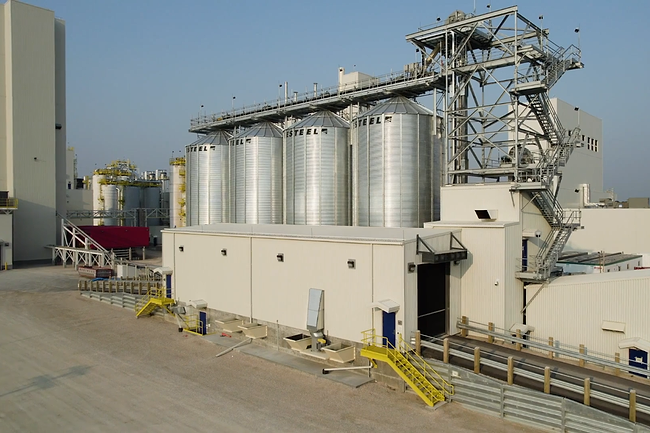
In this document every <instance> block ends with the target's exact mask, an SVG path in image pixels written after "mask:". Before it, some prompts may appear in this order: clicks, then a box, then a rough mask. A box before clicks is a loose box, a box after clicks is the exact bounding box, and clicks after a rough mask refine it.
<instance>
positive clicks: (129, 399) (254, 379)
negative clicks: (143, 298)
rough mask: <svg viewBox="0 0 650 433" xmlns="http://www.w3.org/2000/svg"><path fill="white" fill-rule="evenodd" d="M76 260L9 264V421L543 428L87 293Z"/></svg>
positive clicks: (261, 428)
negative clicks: (360, 378) (324, 370)
mask: <svg viewBox="0 0 650 433" xmlns="http://www.w3.org/2000/svg"><path fill="white" fill-rule="evenodd" d="M76 281H77V276H76V273H75V272H74V271H73V270H70V269H67V270H64V269H62V268H59V267H56V268H55V267H34V268H27V269H17V270H13V271H6V272H0V330H1V332H0V432H10V431H17V432H18V431H19V432H64V431H66V432H68V431H75V432H76V431H84V432H93V431H98V432H111V431H119V432H124V431H149V430H155V431H160V432H167V431H169V432H178V431H201V432H204V431H205V432H242V431H256V432H266V431H269V432H280V431H282V432H292V431H310V432H320V431H323V432H325V431H359V430H360V429H365V430H366V431H369V432H396V431H443V430H444V431H453V432H522V431H523V432H534V431H538V430H535V429H531V428H526V427H523V426H520V425H518V424H513V423H510V422H506V421H504V420H502V419H499V418H495V417H491V416H487V415H482V414H477V413H476V412H473V411H470V410H468V409H465V408H463V407H462V406H460V405H458V404H456V403H450V404H446V405H444V406H442V407H440V408H439V409H437V410H435V411H434V410H432V409H430V408H428V407H427V406H425V405H424V404H423V403H422V402H421V401H420V399H419V398H418V397H417V396H416V395H415V394H413V393H402V392H398V391H393V390H391V389H389V388H387V387H386V386H383V385H381V384H376V383H372V384H367V385H364V386H362V387H361V388H358V389H353V388H350V387H347V386H345V385H341V384H338V383H334V382H331V381H328V380H325V379H322V378H318V377H314V376H310V375H308V374H305V373H302V372H299V371H296V370H292V369H290V368H287V367H284V366H281V365H276V364H273V363H270V362H267V361H264V360H261V359H258V358H255V357H251V356H248V355H245V354H242V353H238V352H232V353H231V354H229V355H227V356H223V357H220V358H215V356H214V355H215V354H216V353H218V352H219V351H220V350H221V348H220V347H219V346H216V345H214V344H212V343H209V342H207V341H204V340H202V339H201V338H200V337H195V336H191V335H188V334H185V333H179V332H177V327H176V326H175V325H174V324H172V323H167V322H164V321H163V320H162V319H160V318H156V317H147V318H142V319H136V318H135V314H134V312H132V311H129V310H126V309H121V308H117V307H114V306H110V305H107V304H104V303H100V302H97V301H94V300H90V299H87V298H84V297H81V296H80V295H79V294H78V292H77V291H76Z"/></svg>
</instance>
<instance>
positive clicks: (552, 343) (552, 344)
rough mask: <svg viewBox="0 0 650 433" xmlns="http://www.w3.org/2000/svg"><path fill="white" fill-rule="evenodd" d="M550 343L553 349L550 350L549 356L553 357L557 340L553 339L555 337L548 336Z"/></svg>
mask: <svg viewBox="0 0 650 433" xmlns="http://www.w3.org/2000/svg"><path fill="white" fill-rule="evenodd" d="M548 345H549V346H551V350H549V351H548V357H549V358H551V359H553V353H554V352H555V350H554V349H555V342H554V341H553V337H548Z"/></svg>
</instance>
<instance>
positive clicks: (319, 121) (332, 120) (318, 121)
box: [291, 110, 350, 128]
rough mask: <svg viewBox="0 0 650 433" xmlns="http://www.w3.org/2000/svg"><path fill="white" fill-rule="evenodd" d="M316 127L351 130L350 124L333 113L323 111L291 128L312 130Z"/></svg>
mask: <svg viewBox="0 0 650 433" xmlns="http://www.w3.org/2000/svg"><path fill="white" fill-rule="evenodd" d="M314 126H316V127H325V128H328V127H329V128H349V127H350V124H349V123H348V122H346V121H345V120H343V119H341V118H340V117H339V116H337V115H336V114H334V113H332V112H331V111H328V110H323V111H319V112H318V113H314V114H312V115H311V116H309V117H306V118H304V119H302V120H301V121H300V122H298V123H296V124H295V125H292V126H291V128H310V127H314Z"/></svg>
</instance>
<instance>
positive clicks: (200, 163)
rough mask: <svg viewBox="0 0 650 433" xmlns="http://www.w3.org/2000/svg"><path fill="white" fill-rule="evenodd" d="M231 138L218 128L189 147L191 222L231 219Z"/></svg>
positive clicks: (188, 209) (187, 150) (186, 153)
mask: <svg viewBox="0 0 650 433" xmlns="http://www.w3.org/2000/svg"><path fill="white" fill-rule="evenodd" d="M230 138H231V135H230V134H229V133H227V132H225V131H218V132H215V133H212V134H209V135H206V136H205V137H203V138H201V139H199V140H198V141H196V142H194V143H192V144H190V145H188V146H186V148H185V155H186V161H187V167H186V168H187V171H186V173H187V174H186V176H187V179H186V182H187V183H186V185H187V225H189V226H192V225H197V224H217V223H223V222H229V217H230V148H229V146H228V140H229V139H230Z"/></svg>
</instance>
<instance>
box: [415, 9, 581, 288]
mask: <svg viewBox="0 0 650 433" xmlns="http://www.w3.org/2000/svg"><path fill="white" fill-rule="evenodd" d="M542 20H543V17H540V20H539V21H537V22H533V21H532V20H530V19H528V18H526V17H524V16H523V15H521V14H520V13H519V10H518V8H517V7H516V6H513V7H510V8H505V9H501V10H497V11H490V12H488V13H485V14H481V15H474V14H465V13H463V12H461V11H456V12H454V13H453V14H452V15H450V16H449V17H448V18H447V19H446V20H444V21H442V22H439V24H436V25H434V26H432V27H430V28H422V29H420V30H419V31H418V32H416V33H413V34H410V35H407V36H406V40H407V41H409V42H411V43H413V44H414V45H415V46H416V47H417V50H418V52H420V54H421V56H422V63H421V66H422V68H423V70H422V72H423V73H428V72H432V71H433V72H436V71H438V72H439V74H440V75H442V76H443V77H445V78H446V79H445V87H444V88H438V89H436V90H434V101H435V104H436V107H435V109H436V112H437V113H438V115H439V116H440V117H442V125H441V126H442V130H443V141H444V142H445V143H446V156H447V161H446V167H445V179H444V183H445V184H446V185H459V184H477V183H478V184H485V183H489V182H508V183H510V184H511V185H512V190H514V191H521V192H522V194H525V195H529V196H530V198H531V201H532V202H533V203H534V204H535V206H537V207H538V209H539V211H540V213H541V214H542V215H543V216H544V218H545V220H546V221H547V222H548V224H549V226H550V228H551V230H550V233H549V235H548V236H547V237H546V238H545V239H544V242H543V245H542V247H541V249H540V250H539V253H538V254H537V255H536V256H535V257H531V258H529V259H527V260H526V261H525V263H524V261H522V266H523V267H522V268H521V269H520V272H519V273H518V274H517V275H518V277H519V278H521V279H523V280H526V281H543V280H546V279H548V278H549V277H550V275H551V273H552V271H553V269H554V267H555V264H556V262H557V258H558V256H559V254H560V252H561V251H562V249H563V248H564V246H565V245H566V242H567V240H568V238H569V236H570V234H571V232H572V231H573V230H575V229H576V228H577V227H579V224H580V215H579V212H565V211H564V210H563V209H562V207H561V206H560V204H559V203H558V201H557V191H558V187H559V184H560V182H561V176H562V167H563V166H565V165H566V163H567V162H568V160H569V158H570V156H571V153H572V151H573V149H574V148H575V145H576V143H577V140H578V137H579V136H580V134H579V129H574V130H572V131H571V132H570V133H569V131H567V130H566V129H565V128H564V127H563V126H562V123H561V121H560V118H559V116H558V114H557V113H556V111H555V110H554V108H553V105H552V104H551V101H550V99H549V97H548V92H549V90H550V89H551V88H552V87H553V86H554V85H555V84H556V83H557V82H558V81H559V80H560V79H561V78H562V77H563V76H564V74H565V73H566V72H567V71H570V70H574V69H580V68H582V67H583V64H582V61H581V52H580V49H579V48H577V47H575V46H573V45H571V46H570V47H569V48H566V49H565V48H563V47H561V46H559V45H557V44H555V43H554V42H553V41H551V40H550V39H549V37H548V35H549V31H548V30H547V29H544V28H543V21H542Z"/></svg>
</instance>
